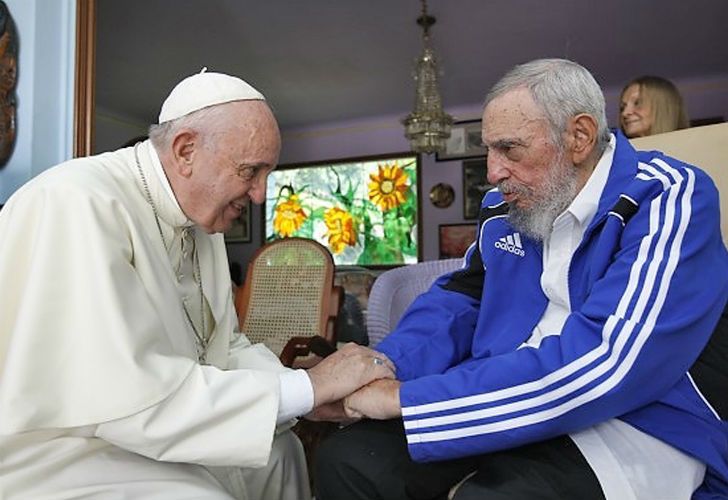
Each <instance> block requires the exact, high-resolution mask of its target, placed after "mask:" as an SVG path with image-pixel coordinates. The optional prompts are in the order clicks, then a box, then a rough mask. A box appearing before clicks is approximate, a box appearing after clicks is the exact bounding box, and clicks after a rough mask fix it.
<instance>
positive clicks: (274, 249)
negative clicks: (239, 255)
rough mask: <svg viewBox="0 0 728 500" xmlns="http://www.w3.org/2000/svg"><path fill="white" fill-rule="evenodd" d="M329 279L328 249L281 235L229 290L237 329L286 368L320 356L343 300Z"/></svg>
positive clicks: (330, 341) (329, 345)
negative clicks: (242, 280)
mask: <svg viewBox="0 0 728 500" xmlns="http://www.w3.org/2000/svg"><path fill="white" fill-rule="evenodd" d="M333 280H334V261H333V259H332V257H331V253H329V251H328V250H327V249H326V247H324V246H323V245H321V244H319V243H317V242H316V241H314V240H309V239H304V238H285V239H282V240H276V241H274V242H272V243H269V244H266V245H264V246H262V247H261V248H259V249H258V250H257V251H256V252H255V254H254V255H253V258H252V260H251V261H250V263H249V264H248V271H247V274H246V278H245V283H244V284H243V286H241V287H240V288H239V289H238V291H237V293H236V294H235V309H236V310H237V312H238V320H239V322H240V330H241V331H242V332H244V333H245V335H246V336H247V337H248V338H249V339H250V341H251V342H253V343H258V342H260V343H263V344H265V345H266V346H267V347H268V348H269V349H270V350H271V351H273V352H274V353H275V354H277V355H278V356H279V357H280V359H281V362H282V363H283V364H284V365H286V366H293V365H294V363H299V361H297V360H296V358H298V357H301V356H308V355H309V354H310V353H311V352H313V353H314V354H318V355H319V356H322V357H323V356H324V355H326V354H328V352H330V351H332V350H333V349H334V348H335V346H336V331H335V324H336V316H337V315H338V312H339V309H340V308H341V304H342V303H343V298H344V292H343V289H342V288H341V287H337V286H334V282H333ZM317 351H318V352H317ZM312 362H314V361H313V360H309V361H308V363H309V364H310V363H312ZM305 363H306V362H303V364H304V365H305Z"/></svg>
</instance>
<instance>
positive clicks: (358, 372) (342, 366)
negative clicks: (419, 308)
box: [308, 342, 394, 408]
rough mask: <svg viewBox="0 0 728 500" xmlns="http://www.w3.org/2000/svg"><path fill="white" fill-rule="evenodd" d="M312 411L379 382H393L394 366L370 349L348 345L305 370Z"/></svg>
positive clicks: (383, 356)
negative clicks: (310, 389)
mask: <svg viewBox="0 0 728 500" xmlns="http://www.w3.org/2000/svg"><path fill="white" fill-rule="evenodd" d="M308 376H309V378H310V379H311V385H312V386H313V406H314V408H316V407H318V406H320V405H322V404H325V403H331V402H334V401H338V400H340V399H343V398H344V397H345V396H348V395H349V394H351V393H352V392H354V391H356V390H357V389H359V388H360V387H362V386H364V385H366V384H368V383H370V382H372V381H373V380H377V379H381V378H389V379H392V378H394V365H393V364H392V362H391V361H390V360H389V359H388V358H387V357H386V356H385V355H384V354H381V353H379V352H377V351H373V350H372V349H369V348H366V347H363V346H360V345H357V344H354V343H353V342H352V343H348V344H346V345H345V346H343V347H342V348H341V349H339V350H338V351H336V352H334V353H333V354H331V355H330V356H328V357H326V358H324V359H323V361H321V362H320V363H319V364H317V365H316V366H314V367H313V368H310V369H309V370H308Z"/></svg>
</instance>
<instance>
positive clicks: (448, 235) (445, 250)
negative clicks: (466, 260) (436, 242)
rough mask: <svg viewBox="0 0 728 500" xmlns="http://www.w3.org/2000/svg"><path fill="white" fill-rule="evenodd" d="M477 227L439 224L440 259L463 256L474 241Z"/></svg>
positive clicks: (473, 224)
mask: <svg viewBox="0 0 728 500" xmlns="http://www.w3.org/2000/svg"><path fill="white" fill-rule="evenodd" d="M477 233H478V225H477V224H476V223H471V224H440V226H439V237H440V258H441V259H453V258H457V257H463V256H465V251H466V250H467V249H468V247H469V246H470V245H471V244H472V243H473V242H474V241H475V237H476V235H477Z"/></svg>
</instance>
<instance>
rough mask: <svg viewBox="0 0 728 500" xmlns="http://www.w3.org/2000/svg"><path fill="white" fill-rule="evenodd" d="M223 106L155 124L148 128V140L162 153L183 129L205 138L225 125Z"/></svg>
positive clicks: (219, 105) (212, 107) (199, 110)
mask: <svg viewBox="0 0 728 500" xmlns="http://www.w3.org/2000/svg"><path fill="white" fill-rule="evenodd" d="M225 104H227V103H224V104H216V105H214V106H208V107H206V108H202V109H198V110H197V111H193V112H192V113H189V114H187V115H184V116H181V117H179V118H176V119H174V120H169V121H166V122H164V123H160V124H156V123H155V124H153V125H151V126H150V127H149V140H150V141H151V142H152V144H153V145H154V148H155V149H156V150H157V151H162V150H165V149H167V148H168V147H169V146H171V143H172V139H173V138H174V136H175V135H176V134H177V132H179V131H180V130H182V129H185V128H189V129H192V130H195V131H197V132H200V133H201V136H202V137H205V136H206V135H207V134H209V133H212V132H213V131H215V130H217V127H218V126H219V125H220V124H222V123H225V120H224V117H225V112H226V111H225Z"/></svg>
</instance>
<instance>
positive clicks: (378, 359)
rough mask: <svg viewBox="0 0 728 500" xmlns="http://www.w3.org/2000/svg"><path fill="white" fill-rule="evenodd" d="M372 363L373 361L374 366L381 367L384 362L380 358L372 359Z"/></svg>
mask: <svg viewBox="0 0 728 500" xmlns="http://www.w3.org/2000/svg"><path fill="white" fill-rule="evenodd" d="M373 361H374V364H375V365H383V364H384V360H383V359H382V358H374V360H373Z"/></svg>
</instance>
